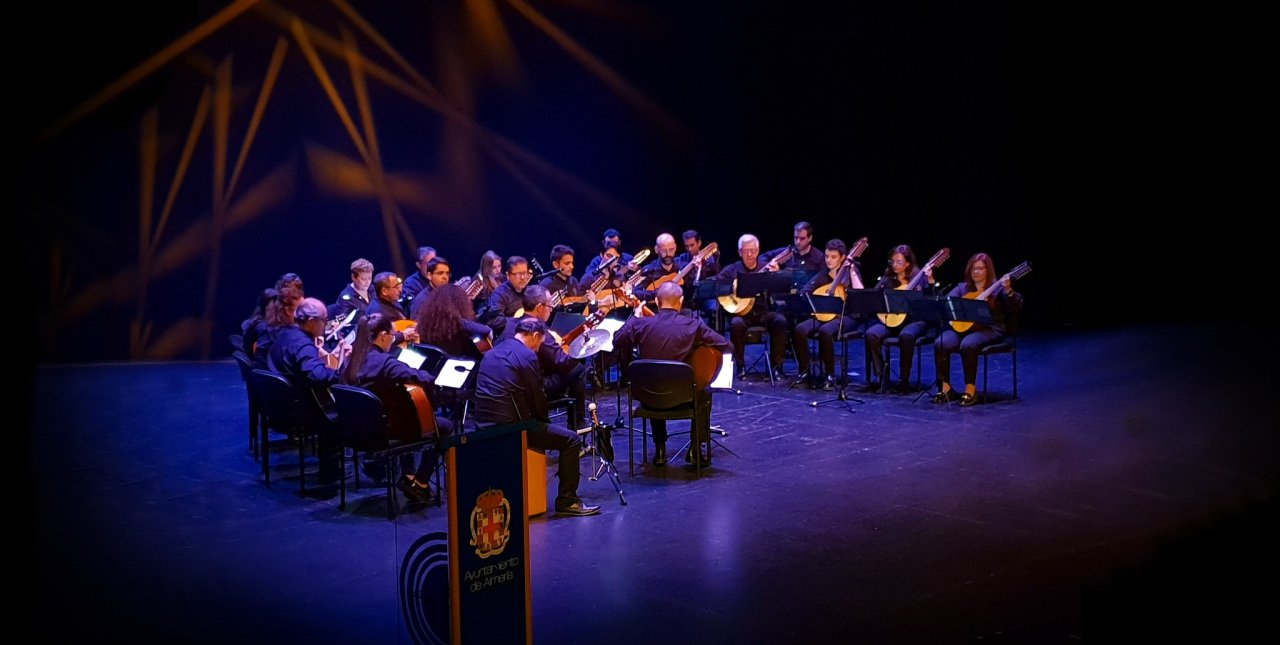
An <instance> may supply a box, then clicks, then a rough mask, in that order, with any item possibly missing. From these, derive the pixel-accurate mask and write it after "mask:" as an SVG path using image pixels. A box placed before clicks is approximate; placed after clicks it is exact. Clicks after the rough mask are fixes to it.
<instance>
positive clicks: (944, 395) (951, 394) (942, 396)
mask: <svg viewBox="0 0 1280 645" xmlns="http://www.w3.org/2000/svg"><path fill="white" fill-rule="evenodd" d="M955 394H956V391H955V390H945V391H939V392H938V393H937V394H935V395H933V397H932V398H930V399H929V400H930V401H932V402H933V403H950V402H951V401H953V400H954V399H955Z"/></svg>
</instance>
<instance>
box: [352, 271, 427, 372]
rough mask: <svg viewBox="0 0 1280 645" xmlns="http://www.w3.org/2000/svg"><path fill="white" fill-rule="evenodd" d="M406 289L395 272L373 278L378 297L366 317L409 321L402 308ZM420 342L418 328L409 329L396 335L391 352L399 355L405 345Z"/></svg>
mask: <svg viewBox="0 0 1280 645" xmlns="http://www.w3.org/2000/svg"><path fill="white" fill-rule="evenodd" d="M403 288H404V281H403V280H401V279H400V276H398V275H396V274H395V272H393V271H383V272H382V273H379V274H378V275H376V276H374V277H373V289H374V292H375V293H376V294H377V297H375V298H374V299H373V302H371V303H369V307H368V308H367V309H365V310H364V315H366V316H368V315H370V314H382V315H384V316H386V317H387V318H390V319H391V322H392V323H395V322H396V321H400V320H406V319H408V316H406V315H404V310H403V309H401V308H400V305H399V301H400V293H401V291H402V290H403ZM405 342H410V343H416V342H418V329H417V327H409V328H408V329H405V330H404V331H397V332H396V333H395V342H394V343H393V345H394V348H393V349H392V350H391V351H392V354H393V355H399V354H400V350H399V349H398V348H399V347H400V346H401V345H402V344H403V343H405Z"/></svg>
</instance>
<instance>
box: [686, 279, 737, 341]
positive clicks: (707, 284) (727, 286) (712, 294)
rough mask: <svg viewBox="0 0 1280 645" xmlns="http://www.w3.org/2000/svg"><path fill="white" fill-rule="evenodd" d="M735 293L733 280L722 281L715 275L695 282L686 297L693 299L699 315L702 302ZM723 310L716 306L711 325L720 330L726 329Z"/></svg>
mask: <svg viewBox="0 0 1280 645" xmlns="http://www.w3.org/2000/svg"><path fill="white" fill-rule="evenodd" d="M731 293H733V282H728V281H725V282H722V281H720V280H716V279H715V278H714V277H711V278H707V279H705V280H702V281H701V282H695V283H693V287H692V290H691V291H690V292H689V293H687V294H686V295H685V298H686V299H688V300H690V301H692V302H693V303H694V306H695V307H696V311H697V312H698V314H699V315H701V314H702V303H704V302H707V301H709V300H710V301H714V300H717V299H719V298H720V296H727V295H729V294H731ZM722 313H723V311H722V310H721V309H720V307H719V306H718V305H717V306H716V314H715V316H716V317H715V320H713V321H711V326H712V328H714V329H715V330H716V331H718V332H723V331H724V321H723V320H721V319H720V316H721V314H722Z"/></svg>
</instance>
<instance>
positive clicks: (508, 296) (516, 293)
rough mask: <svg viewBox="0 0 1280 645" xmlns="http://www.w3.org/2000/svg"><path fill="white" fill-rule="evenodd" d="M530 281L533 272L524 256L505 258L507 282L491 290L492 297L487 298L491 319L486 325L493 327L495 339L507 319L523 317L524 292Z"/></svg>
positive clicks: (500, 333) (499, 334) (503, 327)
mask: <svg viewBox="0 0 1280 645" xmlns="http://www.w3.org/2000/svg"><path fill="white" fill-rule="evenodd" d="M532 279H533V272H532V271H529V261H528V260H527V259H525V258H524V256H522V255H513V256H511V257H509V258H507V281H506V282H504V283H502V284H501V285H498V288H497V289H494V290H493V295H491V296H489V307H488V311H489V315H490V316H492V317H491V318H490V319H489V321H488V323H489V326H490V327H493V335H494V336H495V337H497V336H501V335H502V331H503V330H504V329H505V328H506V324H507V319H508V318H511V317H517V318H518V317H520V316H522V315H523V311H522V310H523V308H524V301H523V298H524V290H525V287H527V286H529V281H530V280H532ZM518 314H519V315H518Z"/></svg>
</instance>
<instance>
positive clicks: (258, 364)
mask: <svg viewBox="0 0 1280 645" xmlns="http://www.w3.org/2000/svg"><path fill="white" fill-rule="evenodd" d="M269 291H271V292H272V293H273V294H274V295H273V296H272V297H271V298H270V299H269V300H268V301H267V306H266V309H265V313H264V314H263V317H262V320H261V321H259V322H256V323H254V324H253V326H252V327H251V328H250V329H249V330H248V331H246V332H245V335H244V343H245V346H246V347H251V348H253V353H252V354H250V356H252V357H253V367H254V368H255V369H268V368H269V365H268V360H269V357H270V355H271V344H272V342H273V341H274V340H275V337H276V336H277V335H278V334H279V333H280V330H282V329H284V328H286V327H292V326H294V325H295V321H294V318H293V317H294V313H295V312H296V311H297V309H298V305H299V304H301V303H302V290H301V289H299V288H298V287H295V286H293V285H288V284H287V285H285V286H283V287H280V288H278V289H270V290H269Z"/></svg>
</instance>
